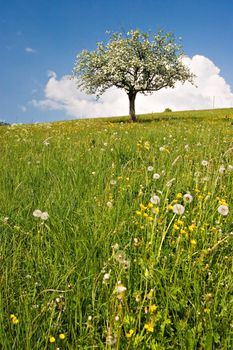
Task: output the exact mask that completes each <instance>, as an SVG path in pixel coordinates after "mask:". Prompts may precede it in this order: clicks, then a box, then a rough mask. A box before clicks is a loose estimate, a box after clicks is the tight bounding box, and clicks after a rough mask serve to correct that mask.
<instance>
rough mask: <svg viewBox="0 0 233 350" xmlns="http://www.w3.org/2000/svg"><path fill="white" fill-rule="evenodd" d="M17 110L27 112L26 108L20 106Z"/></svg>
mask: <svg viewBox="0 0 233 350" xmlns="http://www.w3.org/2000/svg"><path fill="white" fill-rule="evenodd" d="M18 107H19V109H20V110H21V111H22V112H26V111H27V107H26V106H21V105H18Z"/></svg>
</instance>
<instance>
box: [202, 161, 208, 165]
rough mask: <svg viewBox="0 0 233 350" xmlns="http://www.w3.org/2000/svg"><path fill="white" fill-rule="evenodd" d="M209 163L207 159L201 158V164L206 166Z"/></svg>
mask: <svg viewBox="0 0 233 350" xmlns="http://www.w3.org/2000/svg"><path fill="white" fill-rule="evenodd" d="M208 164H209V162H208V160H202V161H201V165H203V166H207V165H208Z"/></svg>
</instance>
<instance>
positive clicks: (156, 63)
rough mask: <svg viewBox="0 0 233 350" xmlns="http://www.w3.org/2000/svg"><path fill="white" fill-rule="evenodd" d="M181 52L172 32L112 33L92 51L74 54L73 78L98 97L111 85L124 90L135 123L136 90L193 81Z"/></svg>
mask: <svg viewBox="0 0 233 350" xmlns="http://www.w3.org/2000/svg"><path fill="white" fill-rule="evenodd" d="M182 55H183V52H182V50H181V47H180V46H179V45H177V44H176V43H175V38H174V35H173V34H172V33H163V32H162V31H159V32H158V33H156V34H155V35H153V36H152V35H151V36H150V35H149V34H147V33H144V32H140V31H139V30H131V31H130V32H128V33H127V34H123V33H113V34H111V35H110V39H109V41H108V43H107V44H104V43H97V49H96V50H95V51H87V50H83V51H82V52H81V53H80V54H78V55H77V59H76V62H75V66H74V69H73V78H77V86H78V87H79V88H81V89H82V90H83V91H85V92H86V93H87V94H96V95H97V98H98V97H99V96H100V95H101V94H103V93H104V92H105V91H106V90H107V89H108V88H110V87H112V86H115V87H117V88H120V89H123V90H125V92H126V93H127V95H128V97H129V114H130V117H131V120H132V121H133V122H134V121H136V115H135V98H136V95H137V93H143V94H145V95H146V94H149V93H152V92H154V91H158V90H160V89H162V88H167V87H172V88H174V86H175V83H176V82H177V81H180V82H182V83H184V82H185V81H189V82H191V83H192V81H193V74H192V73H190V71H189V69H188V68H187V67H186V66H185V65H184V64H183V63H182V59H181V58H182Z"/></svg>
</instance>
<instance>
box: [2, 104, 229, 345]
mask: <svg viewBox="0 0 233 350" xmlns="http://www.w3.org/2000/svg"><path fill="white" fill-rule="evenodd" d="M125 120H126V118H120V117H119V118H113V119H111V118H109V119H102V120H100V119H97V120H83V121H70V122H58V123H50V124H38V125H18V126H17V125H16V126H9V127H8V126H3V127H1V128H0V147H1V157H0V167H1V177H0V203H1V204H0V220H1V221H0V227H1V236H0V243H1V244H0V259H1V265H0V269H1V274H0V279H1V280H0V282H1V299H0V302H1V312H0V344H1V347H2V348H3V349H9V350H11V349H17V350H19V349H20V350H21V349H22V350H23V349H28V350H29V349H30V350H31V349H38V350H41V349H57V348H59V349H232V348H233V319H232V316H233V312H232V302H233V299H232V292H233V288H232V287H233V280H232V271H233V266H232V248H233V242H232V239H233V236H232V232H233V224H232V208H233V200H232V194H233V193H232V188H233V187H232V185H233V181H232V180H233V157H232V154H233V126H232V122H233V109H225V110H211V111H189V112H176V113H167V114H166V113H160V114H154V115H147V116H146V115H145V116H139V123H135V124H131V123H124V122H123V121H125ZM122 122H123V123H122ZM203 161H206V162H203ZM154 174H156V176H154ZM184 195H186V196H185V197H184ZM155 196H156V197H155ZM158 198H159V199H158ZM189 202H190V203H189ZM177 204H180V205H182V207H183V208H184V213H183V214H182V215H179V214H175V213H174V211H175V212H176V208H177V206H176V205H177ZM220 206H223V207H221V208H220V209H219V207H220ZM178 208H179V206H178ZM224 208H225V210H226V208H227V209H228V210H229V212H228V213H227V214H226V215H223V214H225V212H223V211H222V210H223V209H224ZM35 210H40V211H41V213H44V214H45V213H48V215H49V217H48V218H47V215H44V216H41V215H36V216H34V215H33V212H34V211H35ZM34 214H35V213H34ZM37 214H38V212H37Z"/></svg>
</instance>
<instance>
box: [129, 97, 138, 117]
mask: <svg viewBox="0 0 233 350" xmlns="http://www.w3.org/2000/svg"><path fill="white" fill-rule="evenodd" d="M136 94H137V92H129V93H128V96H129V116H130V118H131V121H132V122H133V123H134V122H136V121H137V118H136V115H135V98H136Z"/></svg>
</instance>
